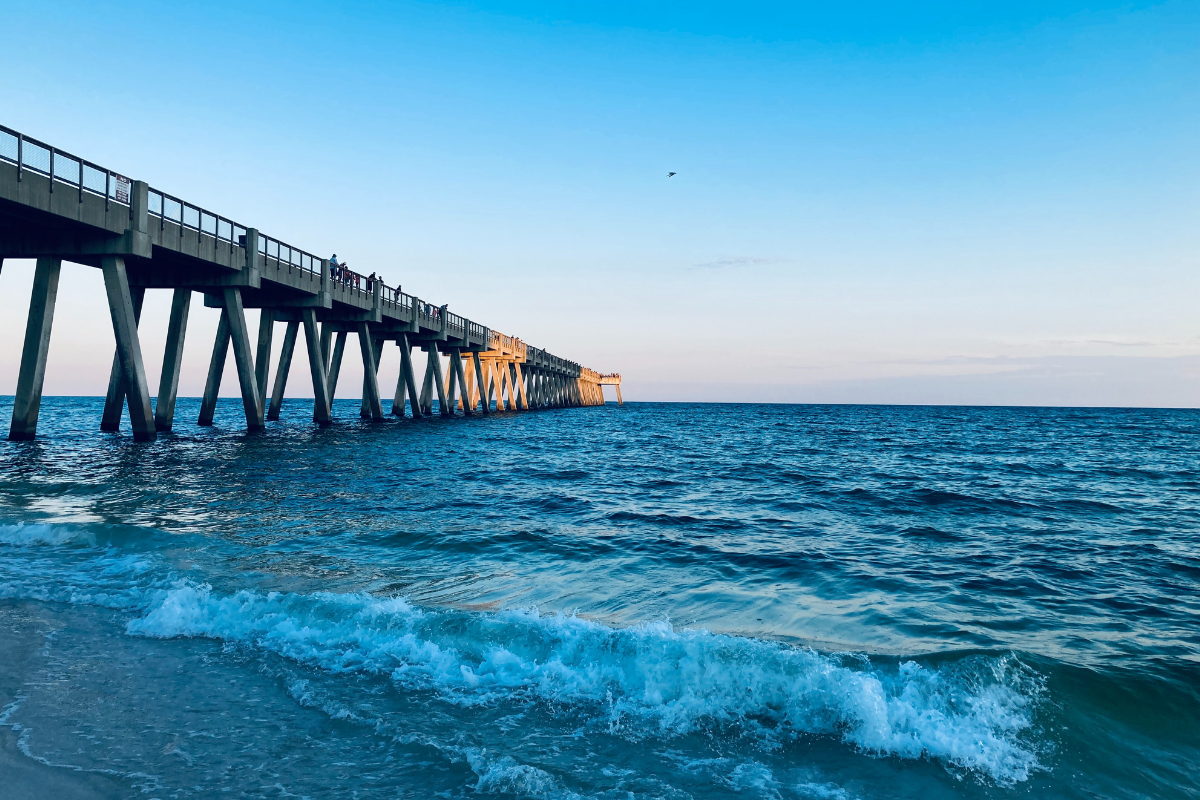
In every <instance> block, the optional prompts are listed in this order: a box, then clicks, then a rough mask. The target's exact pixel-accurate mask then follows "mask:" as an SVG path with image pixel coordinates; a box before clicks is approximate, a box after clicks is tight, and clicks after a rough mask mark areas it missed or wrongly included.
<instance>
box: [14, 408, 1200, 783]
mask: <svg viewBox="0 0 1200 800" xmlns="http://www.w3.org/2000/svg"><path fill="white" fill-rule="evenodd" d="M101 402H102V401H101V400H100V399H95V398H79V399H72V398H47V400H46V401H45V402H44V404H43V407H42V421H41V424H40V427H39V436H40V438H39V439H38V440H37V441H35V442H32V443H8V442H4V443H3V444H0V707H2V709H3V710H2V711H0V723H2V724H3V725H5V726H7V727H8V728H9V729H10V731H11V732H12V733H13V734H14V735H15V736H17V737H18V739H19V743H20V748H21V751H22V752H23V753H24V754H25V755H24V756H22V757H31V758H36V759H40V760H41V761H43V762H44V763H49V764H55V765H60V767H61V768H62V769H68V768H79V769H80V770H83V771H84V772H78V773H76V774H80V775H88V774H102V775H105V776H107V779H111V780H112V781H114V783H113V784H112V785H114V786H119V787H122V788H121V792H123V793H125V794H128V795H129V796H135V795H136V796H145V797H163V798H166V797H213V796H217V795H219V794H220V795H223V796H231V797H287V796H307V797H313V798H326V797H362V798H375V797H389V798H390V797H413V798H417V797H449V798H458V797H476V796H499V797H537V798H571V797H596V798H613V799H614V800H615V798H631V797H636V798H687V797H696V798H700V797H704V798H710V797H711V798H723V797H735V796H736V797H763V798H839V799H841V798H847V799H848V798H921V800H935V798H944V797H970V798H973V797H990V798H1008V797H1012V798H1018V797H1019V798H1026V797H1038V798H1040V797H1054V798H1058V797H1066V798H1076V797H1077V798H1096V797H1114V798H1115V797H1122V798H1130V797H1145V798H1151V797H1155V798H1160V797H1161V798H1172V797H1188V798H1197V797H1200V541H1198V538H1197V531H1198V530H1200V502H1198V501H1200V412H1196V411H1158V410H1097V409H1008V408H922V407H854V406H784V405H769V406H768V405H761V406H760V405H687V404H638V403H633V404H629V405H627V406H626V407H625V408H617V407H615V406H611V405H610V406H606V407H603V408H589V409H571V410H558V411H546V412H535V413H523V414H522V413H519V414H498V415H493V416H491V417H488V418H485V419H480V418H474V419H461V418H460V419H454V420H440V419H435V420H425V421H419V422H414V421H411V420H404V421H389V422H387V423H382V424H371V423H367V422H360V421H359V420H358V419H357V409H358V403H357V401H354V402H339V403H338V404H337V409H336V413H337V414H338V415H339V416H340V418H341V420H342V421H341V422H339V424H338V425H337V426H335V427H334V428H332V429H328V430H319V429H317V428H315V427H314V426H313V425H312V424H311V422H310V419H311V406H310V404H306V403H303V402H301V401H291V402H289V403H287V404H285V407H284V421H283V422H280V423H271V424H270V426H269V429H268V431H267V432H266V433H265V434H260V435H246V434H245V433H243V432H242V431H241V430H240V419H239V414H240V402H239V401H236V400H229V401H222V405H221V408H220V411H219V414H218V418H217V423H218V424H217V426H216V427H214V428H211V429H202V428H198V427H196V426H195V425H194V424H192V420H194V419H195V416H196V411H197V403H196V401H189V400H181V401H180V402H179V408H178V419H179V420H180V424H179V426H178V430H177V432H176V433H175V434H174V435H171V436H164V437H162V438H160V440H159V441H158V442H155V443H151V444H145V445H143V444H135V443H134V442H133V441H132V439H131V437H130V436H129V435H128V432H126V433H124V434H120V435H113V434H102V433H100V432H99V431H98V430H97V428H98V424H99V417H100V406H101ZM10 409H11V398H6V399H2V400H0V419H4V420H7V419H8V416H9V414H10ZM118 794H120V793H118Z"/></svg>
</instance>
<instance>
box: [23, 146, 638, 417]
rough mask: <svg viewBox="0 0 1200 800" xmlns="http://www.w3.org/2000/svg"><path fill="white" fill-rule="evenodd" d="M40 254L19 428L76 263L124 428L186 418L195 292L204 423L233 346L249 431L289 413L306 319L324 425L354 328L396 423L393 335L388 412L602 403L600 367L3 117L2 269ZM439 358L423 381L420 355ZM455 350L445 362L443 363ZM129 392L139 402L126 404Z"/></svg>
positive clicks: (604, 377)
mask: <svg viewBox="0 0 1200 800" xmlns="http://www.w3.org/2000/svg"><path fill="white" fill-rule="evenodd" d="M14 258H23V259H36V261H37V266H36V268H35V272H34V281H33V292H32V297H31V299H30V306H29V318H28V322H27V325H26V331H25V340H24V345H23V350H22V353H21V367H20V373H19V376H18V379H17V387H16V396H15V400H14V403H13V415H12V423H11V426H10V428H9V438H10V439H18V440H19V439H32V438H33V437H34V435H35V433H36V431H37V421H38V413H39V410H40V406H41V398H42V382H43V378H44V377H45V370H46V361H47V357H48V354H49V346H50V332H51V327H52V325H53V321H54V305H55V299H56V297H57V293H58V278H59V272H60V270H61V266H62V262H63V261H72V262H75V263H79V264H84V265H86V266H91V267H97V268H99V269H101V270H102V271H103V273H104V287H105V292H106V294H107V298H108V306H109V311H110V313H111V316H112V324H113V333H114V336H115V338H116V352H115V353H114V355H113V361H112V370H111V374H110V376H109V384H108V394H107V397H106V398H105V404H104V411H103V414H102V417H101V421H100V427H101V429H102V430H110V431H113V430H118V429H119V427H120V421H121V417H122V416H123V413H124V411H125V409H126V407H128V410H129V417H130V422H131V424H132V427H133V435H134V438H135V439H138V440H152V439H154V438H155V437H156V435H157V434H158V433H159V432H161V431H169V430H171V428H172V425H173V423H174V415H175V398H176V393H177V390H178V387H179V369H180V364H181V361H182V355H183V344H184V339H185V336H186V331H187V319H188V313H189V311H190V308H191V301H192V293H193V292H200V293H201V294H203V296H204V304H205V305H206V306H208V307H212V308H219V309H221V319H220V322H219V324H218V327H217V336H216V341H215V342H214V344H213V350H212V357H211V361H210V364H209V371H208V380H207V383H206V385H205V389H204V396H203V398H202V400H201V407H200V415H199V419H198V423H199V424H200V425H211V424H212V421H213V415H214V412H215V409H216V401H217V394H218V392H219V390H220V384H221V376H222V374H223V372H224V369H225V361H226V358H227V357H228V355H229V351H230V350H231V349H232V351H233V358H234V363H235V364H236V366H237V375H238V383H239V388H240V389H241V395H242V404H243V407H244V409H245V414H246V427H247V428H248V429H250V430H258V429H262V428H263V427H264V426H265V423H266V421H268V420H275V419H279V415H280V409H281V405H282V402H283V395H284V391H285V389H286V386H287V380H288V373H289V371H290V369H291V363H292V356H293V355H294V352H295V346H296V340H297V339H298V338H299V336H300V332H301V329H303V334H304V341H305V350H306V352H307V357H308V364H309V372H310V373H311V375H312V383H313V387H312V388H313V396H314V401H313V421H314V422H315V423H317V424H319V425H329V424H331V423H332V420H333V415H332V402H333V397H334V391H335V390H336V388H337V381H338V373H339V371H340V368H341V364H342V358H343V355H344V352H345V346H346V337H347V334H349V333H353V334H355V336H356V339H357V341H358V345H359V346H358V349H359V352H360V355H361V357H362V361H363V372H364V375H363V390H362V404H361V407H360V412H359V413H360V415H361V416H362V417H365V418H369V419H372V420H382V419H384V418H385V417H384V411H383V403H382V396H381V389H380V386H379V382H378V377H377V374H378V370H379V362H380V358H381V356H382V355H383V351H384V345H385V343H388V342H394V343H395V344H396V346H397V348H398V349H399V351H400V377H399V380H398V381H397V384H396V390H395V393H394V395H393V399H392V403H391V408H390V414H391V415H394V416H404V415H405V413H406V409H408V410H409V411H408V413H409V414H411V416H412V417H414V418H419V417H425V416H431V415H432V414H433V413H434V405H433V400H434V398H435V396H436V399H437V409H438V413H439V414H440V415H441V416H452V415H454V414H456V413H459V412H461V413H462V414H464V415H470V414H473V413H480V414H487V413H489V412H491V411H492V410H512V411H515V410H532V409H543V408H563V407H571V406H593V405H603V403H604V394H603V390H602V389H601V387H602V386H606V385H612V386H616V391H617V403H618V404H619V405H623V402H622V399H621V376H620V375H617V374H611V373H610V374H601V373H598V372H595V371H594V370H590V369H587V368H586V367H583V366H581V365H580V364H578V363H576V362H574V361H569V360H567V359H564V358H560V357H558V356H555V355H552V354H551V353H549V352H547V351H545V350H541V349H539V348H536V347H531V346H528V345H526V344H525V343H524V342H522V341H521V340H520V339H519V338H516V337H513V336H507V335H505V334H502V333H500V332H499V331H495V330H492V329H491V328H488V327H486V326H484V325H481V324H480V323H477V322H473V321H471V320H469V319H466V318H464V317H460V316H458V315H457V314H451V313H450V312H449V311H447V310H446V308H445V307H444V306H438V305H436V304H433V303H430V302H427V301H424V300H422V299H420V298H418V297H414V296H413V295H409V294H406V293H404V292H401V291H399V290H398V289H392V288H390V287H387V286H384V285H383V284H382V283H381V282H380V281H379V280H372V279H371V278H368V277H366V276H364V275H363V274H361V273H359V272H353V271H351V270H349V269H347V268H345V267H341V266H338V265H336V264H331V263H330V262H329V261H328V260H326V259H323V258H320V257H319V256H316V255H313V254H312V253H310V252H307V251H305V250H301V249H299V248H296V247H293V246H291V245H289V244H286V243H284V242H281V241H279V240H278V239H274V238H272V237H270V236H267V235H265V234H263V233H261V232H260V231H259V230H258V229H256V228H253V227H251V226H248V225H241V224H239V223H237V222H234V221H232V220H231V219H229V218H227V217H223V216H221V215H219V214H216V213H214V212H211V211H208V210H206V209H203V208H200V207H199V206H196V205H193V204H191V203H187V202H185V201H184V200H181V199H179V198H177V197H174V196H172V195H170V194H167V193H166V192H163V191H160V190H158V189H155V188H152V187H151V186H149V185H148V184H147V183H145V182H144V181H138V180H131V179H129V178H126V177H124V176H123V175H121V174H119V173H116V172H113V171H112V170H109V169H107V168H104V167H100V166H98V165H96V164H93V163H92V162H90V161H86V160H84V159H82V158H79V157H77V156H73V155H71V154H70V153H66V152H64V151H62V150H59V149H57V148H55V147H53V146H51V145H48V144H45V143H44V142H40V141H37V140H35V139H30V138H29V137H27V136H25V135H24V134H22V133H20V132H18V131H15V130H12V129H11V128H6V127H4V126H2V125H0V267H2V265H3V261H4V259H14ZM147 289H169V290H171V291H172V292H173V298H172V304H171V316H170V323H169V326H168V330H167V342H166V352H165V355H164V358H163V365H162V370H161V373H160V379H159V384H158V394H157V399H156V403H155V404H153V405H152V404H151V396H150V392H149V384H148V381H147V374H146V370H145V365H144V364H143V361H142V351H141V343H140V339H139V335H138V321H139V318H140V316H141V312H142V302H143V300H144V298H145V295H146V290H147ZM247 308H251V309H259V312H260V314H261V316H260V318H259V327H258V341H257V342H254V343H252V342H251V341H250V335H249V331H248V328H247V325H246V309H247ZM277 322H280V323H285V327H284V339H283V350H282V352H281V354H280V358H279V363H278V364H277V365H276V369H275V372H274V380H273V381H272V380H271V374H270V360H271V350H272V343H273V337H274V332H275V323H277ZM415 350H420V351H423V352H424V353H425V354H426V369H425V372H424V376H423V379H422V381H421V385H420V386H418V385H417V380H416V372H415V370H414V368H413V359H414V358H415V356H414V351H415ZM443 359H445V361H444V362H443ZM126 400H128V404H127V403H126Z"/></svg>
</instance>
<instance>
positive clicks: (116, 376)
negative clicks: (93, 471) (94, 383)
mask: <svg viewBox="0 0 1200 800" xmlns="http://www.w3.org/2000/svg"><path fill="white" fill-rule="evenodd" d="M129 299H130V300H131V301H132V302H133V322H134V324H135V325H140V324H141V322H142V304H143V303H144V302H145V300H146V290H145V289H143V288H142V287H140V286H137V287H134V288H132V289H130V290H129ZM124 410H125V371H124V370H122V369H121V354H120V353H119V352H118V351H117V349H116V348H115V347H114V348H113V360H112V369H111V370H109V373H108V394H107V395H105V397H104V411H103V413H101V415H100V430H102V431H106V432H108V433H116V432H117V431H119V430H121V413H122V412H123V411H124Z"/></svg>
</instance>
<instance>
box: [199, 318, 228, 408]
mask: <svg viewBox="0 0 1200 800" xmlns="http://www.w3.org/2000/svg"><path fill="white" fill-rule="evenodd" d="M228 353H229V312H228V311H226V310H225V309H224V308H222V309H221V321H220V322H218V323H217V338H216V340H215V341H214V342H213V352H212V359H211V360H210V361H209V362H208V380H207V381H205V383H204V397H202V398H201V399H200V417H199V419H197V420H196V424H197V425H212V424H213V415H214V414H215V413H216V411H217V393H218V392H220V391H221V377H222V376H223V375H224V374H225V356H226V355H227V354H228Z"/></svg>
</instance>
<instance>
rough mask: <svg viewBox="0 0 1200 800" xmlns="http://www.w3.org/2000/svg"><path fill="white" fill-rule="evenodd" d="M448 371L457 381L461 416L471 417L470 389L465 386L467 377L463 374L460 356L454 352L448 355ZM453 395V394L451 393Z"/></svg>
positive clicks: (456, 351)
mask: <svg viewBox="0 0 1200 800" xmlns="http://www.w3.org/2000/svg"><path fill="white" fill-rule="evenodd" d="M450 370H451V373H452V376H453V377H454V378H457V379H458V393H459V395H460V396H461V397H462V400H461V401H460V403H459V405H461V406H462V410H463V416H466V417H469V416H471V387H470V386H468V385H467V376H466V374H465V373H464V372H463V365H462V354H461V353H460V352H459V351H458V350H455V351H454V352H452V353H451V354H450ZM451 393H452V394H453V392H451Z"/></svg>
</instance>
